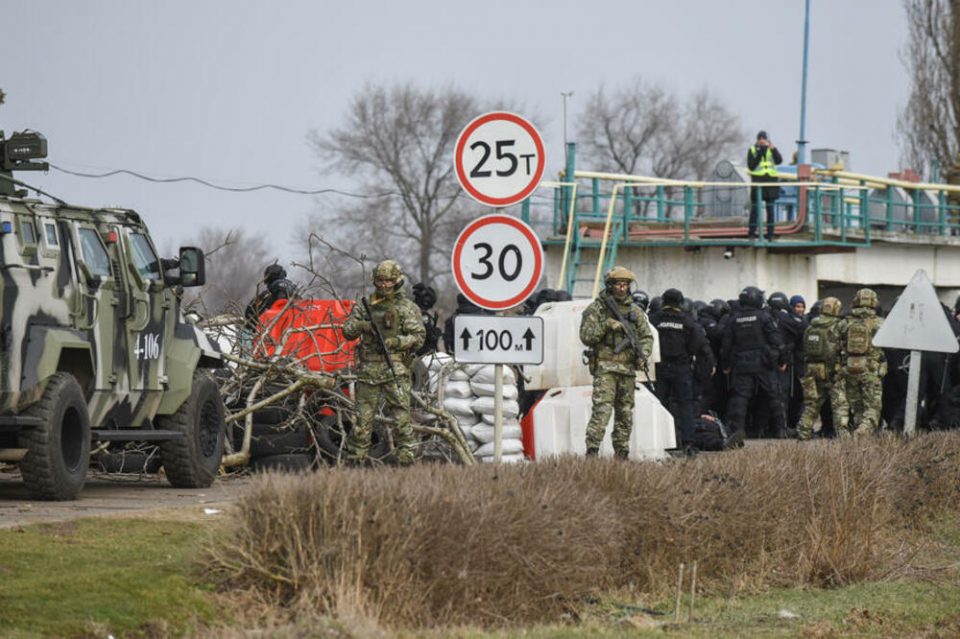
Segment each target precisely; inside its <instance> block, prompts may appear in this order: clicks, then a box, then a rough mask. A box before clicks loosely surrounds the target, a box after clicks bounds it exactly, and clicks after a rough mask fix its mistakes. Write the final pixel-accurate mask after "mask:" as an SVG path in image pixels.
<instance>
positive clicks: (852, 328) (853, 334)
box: [847, 319, 873, 355]
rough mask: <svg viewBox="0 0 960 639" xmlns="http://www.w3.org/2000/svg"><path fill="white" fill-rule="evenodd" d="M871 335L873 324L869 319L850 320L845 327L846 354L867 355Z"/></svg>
mask: <svg viewBox="0 0 960 639" xmlns="http://www.w3.org/2000/svg"><path fill="white" fill-rule="evenodd" d="M872 333H873V322H871V321H870V320H869V319H867V320H851V321H850V325H849V326H848V327H847V354H848V355H866V354H867V353H869V352H870V342H871V338H872V337H873V335H872Z"/></svg>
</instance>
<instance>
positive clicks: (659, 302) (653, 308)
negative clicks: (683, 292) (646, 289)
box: [649, 295, 663, 313]
mask: <svg viewBox="0 0 960 639" xmlns="http://www.w3.org/2000/svg"><path fill="white" fill-rule="evenodd" d="M661 308H663V299H661V297H660V296H659V295H657V296H656V297H654V298H653V299H652V300H650V309H649V310H650V312H651V313H656V312H659V311H660V309H661Z"/></svg>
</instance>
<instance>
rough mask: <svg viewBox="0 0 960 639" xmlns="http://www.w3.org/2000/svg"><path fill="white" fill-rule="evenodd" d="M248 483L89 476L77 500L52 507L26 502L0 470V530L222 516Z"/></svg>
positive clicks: (14, 478) (13, 479) (16, 480)
mask: <svg viewBox="0 0 960 639" xmlns="http://www.w3.org/2000/svg"><path fill="white" fill-rule="evenodd" d="M249 483H250V477H249V476H228V477H220V478H218V479H217V481H215V482H214V483H213V485H212V486H211V487H210V488H202V489H184V488H174V487H173V486H171V485H170V484H169V483H168V482H167V480H166V479H165V478H163V477H162V476H160V475H143V476H137V475H116V474H113V475H107V474H105V473H99V472H91V473H90V475H89V477H88V478H87V483H86V486H84V488H83V491H81V493H80V496H79V498H78V499H76V500H74V501H60V502H56V501H39V500H36V499H31V497H30V495H29V493H27V490H26V488H25V487H24V485H23V482H21V481H20V474H19V473H18V472H16V470H12V471H10V470H8V471H6V472H4V471H0V528H15V527H18V526H25V525H28V524H38V523H50V522H61V521H69V520H71V519H78V518H80V517H95V516H111V515H124V516H128V515H139V514H142V515H145V516H152V515H161V514H162V513H163V512H164V511H169V510H171V509H175V510H176V511H177V514H176V516H177V518H178V519H191V520H199V519H204V518H210V517H222V516H223V513H224V511H225V510H226V509H227V508H229V506H230V503H231V502H232V501H233V500H235V499H236V498H237V497H238V496H239V495H240V494H241V493H242V492H243V490H244V488H245V487H246V486H248V485H249Z"/></svg>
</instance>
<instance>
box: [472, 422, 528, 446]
mask: <svg viewBox="0 0 960 639" xmlns="http://www.w3.org/2000/svg"><path fill="white" fill-rule="evenodd" d="M484 421H486V420H484ZM494 430H495V429H494V427H493V426H489V425H487V424H485V423H484V424H477V425H476V426H474V427H473V428H472V429H471V432H472V434H473V436H474V438H476V440H477V441H478V442H481V443H483V444H489V443H490V442H492V441H493V435H494ZM521 437H523V430H522V429H521V428H520V424H504V425H503V441H507V440H508V439H520V438H521Z"/></svg>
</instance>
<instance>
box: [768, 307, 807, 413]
mask: <svg viewBox="0 0 960 639" xmlns="http://www.w3.org/2000/svg"><path fill="white" fill-rule="evenodd" d="M767 306H769V307H770V313H771V314H772V315H773V318H774V320H775V321H776V322H777V328H779V329H780V337H781V339H782V340H783V350H784V354H785V356H786V361H787V369H786V370H784V371H778V376H777V377H778V379H779V381H780V397H781V401H782V403H783V410H784V414H785V416H786V426H787V430H788V432H789V431H791V430H793V429H795V428H796V427H797V422H799V421H800V415H801V413H803V392H802V391H801V389H800V379H801V378H802V377H803V375H804V372H805V371H804V370H803V369H804V366H803V362H804V360H803V332H804V331H805V330H806V329H807V321H806V320H805V319H804V317H803V316H802V315H798V314H797V313H796V311H794V310H793V308H792V307H791V306H790V301H789V300H788V299H787V295H786V293H781V292H779V291H777V292H776V293H773V294H771V295H770V297H769V298H767Z"/></svg>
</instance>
